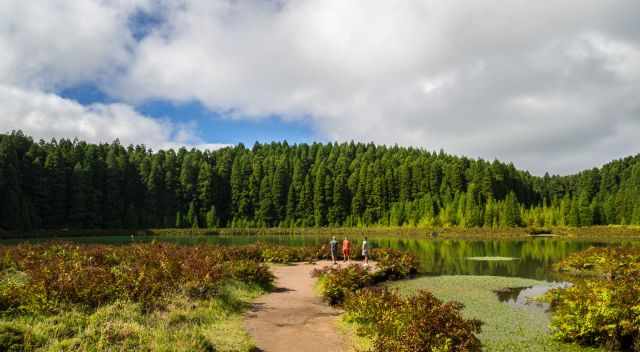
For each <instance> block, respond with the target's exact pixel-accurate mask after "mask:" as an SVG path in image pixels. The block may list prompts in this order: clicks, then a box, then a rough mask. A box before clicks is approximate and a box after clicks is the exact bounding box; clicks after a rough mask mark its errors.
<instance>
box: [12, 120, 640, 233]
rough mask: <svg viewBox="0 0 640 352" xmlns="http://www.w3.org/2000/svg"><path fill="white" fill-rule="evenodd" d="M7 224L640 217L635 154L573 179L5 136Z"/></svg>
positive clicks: (281, 153) (396, 158)
mask: <svg viewBox="0 0 640 352" xmlns="http://www.w3.org/2000/svg"><path fill="white" fill-rule="evenodd" d="M0 197H1V199H2V203H1V204H0V228H1V229H3V230H5V231H30V230H37V229H62V228H79V229H81V228H87V229H89V228H91V229H93V228H105V229H109V228H111V229H122V228H159V227H164V228H173V227H177V228H184V227H199V228H204V227H206V228H215V227H260V226H268V227H271V226H282V227H290V226H298V227H324V226H405V225H410V226H461V227H490V228H500V227H514V226H557V225H566V226H588V225H595V224H640V156H634V157H627V158H625V159H621V160H616V161H613V162H611V163H609V164H607V165H604V166H603V167H601V168H594V169H591V170H586V171H584V172H581V173H578V174H576V175H571V176H550V175H548V174H546V175H545V176H543V177H538V176H533V175H531V174H530V173H528V172H526V171H522V170H517V169H516V168H515V167H514V166H513V164H507V163H502V162H499V161H497V160H495V161H491V162H489V161H485V160H482V159H470V158H465V157H458V156H453V155H449V154H446V153H444V152H443V151H440V152H431V151H427V150H424V149H418V148H405V147H398V146H377V145H375V144H371V143H370V144H363V143H354V142H351V143H340V144H338V143H327V144H321V143H313V144H296V145H289V144H288V143H287V142H281V143H276V142H274V143H270V144H260V143H256V144H254V145H253V147H251V148H247V147H245V146H244V145H242V144H239V145H237V146H234V147H227V148H223V149H219V150H215V151H211V150H206V151H201V150H197V149H192V150H187V149H185V148H182V149H179V150H166V151H165V150H160V151H153V150H151V149H149V148H147V147H145V146H144V145H136V146H134V145H129V146H123V145H121V144H120V143H119V142H118V141H117V140H116V141H114V142H113V143H110V144H106V143H102V144H90V143H86V142H82V141H78V140H69V139H61V140H58V141H57V140H55V139H53V140H51V141H43V140H40V141H38V142H36V141H34V140H33V139H32V138H30V137H28V136H25V135H24V134H23V133H21V132H20V131H18V132H12V133H10V134H0Z"/></svg>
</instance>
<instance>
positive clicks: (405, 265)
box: [312, 248, 418, 305]
mask: <svg viewBox="0 0 640 352" xmlns="http://www.w3.org/2000/svg"><path fill="white" fill-rule="evenodd" d="M371 256H372V258H375V260H376V261H377V263H376V270H375V271H372V270H370V268H365V267H363V266H360V265H358V264H352V265H349V266H347V267H326V268H324V269H322V270H317V269H316V270H314V271H313V273H312V275H313V276H317V277H320V278H321V285H320V288H321V292H322V296H323V298H324V299H325V301H327V302H328V303H329V304H330V305H340V304H342V303H343V302H344V300H345V298H346V297H347V296H348V295H349V294H351V293H354V292H356V291H358V290H360V289H362V288H364V287H368V286H371V285H374V284H377V283H380V282H384V281H388V280H400V279H404V278H407V277H409V276H411V275H414V274H416V273H417V271H418V260H417V259H416V258H415V257H414V256H413V255H412V254H410V253H404V252H401V251H398V250H394V249H387V248H384V249H375V250H372V253H371Z"/></svg>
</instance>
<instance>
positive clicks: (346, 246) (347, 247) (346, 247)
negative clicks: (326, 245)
mask: <svg viewBox="0 0 640 352" xmlns="http://www.w3.org/2000/svg"><path fill="white" fill-rule="evenodd" d="M342 256H343V257H344V261H345V262H349V261H350V260H351V242H349V240H348V239H347V238H346V237H345V238H344V241H342Z"/></svg>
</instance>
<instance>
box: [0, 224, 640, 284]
mask: <svg viewBox="0 0 640 352" xmlns="http://www.w3.org/2000/svg"><path fill="white" fill-rule="evenodd" d="M61 239H63V240H69V241H74V242H78V243H109V244H124V243H131V242H146V241H152V240H156V241H169V242H174V243H179V244H202V243H210V244H219V245H244V244H251V243H255V242H257V241H261V242H264V243H270V244H279V245H290V246H304V245H318V244H324V243H327V242H328V241H329V238H328V237H327V236H313V235H294V236H283V235H280V236H271V235H261V236H175V237H174V236H136V237H134V238H132V237H129V236H101V237H73V238H61ZM339 240H340V239H339ZM32 241H42V240H41V239H35V240H32ZM17 242H19V241H2V242H1V243H5V244H9V243H17ZM352 242H353V246H354V248H358V246H359V245H360V243H361V238H355V239H352ZM369 242H370V243H371V246H372V247H389V248H396V249H400V250H407V251H410V252H412V253H414V254H415V255H416V256H417V257H418V259H419V260H420V264H421V270H422V271H423V272H424V273H425V274H427V275H494V276H511V277H523V278H531V279H537V280H545V281H557V280H559V279H558V278H557V276H556V274H555V273H553V272H551V271H550V270H549V269H550V266H551V265H552V264H553V263H556V262H558V261H559V260H561V259H563V258H565V257H566V256H568V255H569V254H571V253H574V252H578V251H581V250H584V249H587V248H589V247H592V246H596V247H602V246H612V245H623V246H635V245H637V244H638V243H639V242H636V241H624V242H604V241H603V242H598V241H582V240H568V239H556V238H531V239H518V240H450V239H425V238H412V237H403V238H398V237H378V238H370V239H369ZM490 257H494V258H493V259H501V260H486V259H487V258H490Z"/></svg>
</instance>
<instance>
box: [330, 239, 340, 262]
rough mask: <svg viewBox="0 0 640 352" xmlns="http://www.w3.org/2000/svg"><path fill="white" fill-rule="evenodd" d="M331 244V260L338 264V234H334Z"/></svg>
mask: <svg viewBox="0 0 640 352" xmlns="http://www.w3.org/2000/svg"><path fill="white" fill-rule="evenodd" d="M329 246H330V247H331V261H333V264H336V263H337V262H336V257H337V256H338V241H336V236H333V238H332V239H331V241H330V242H329Z"/></svg>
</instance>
